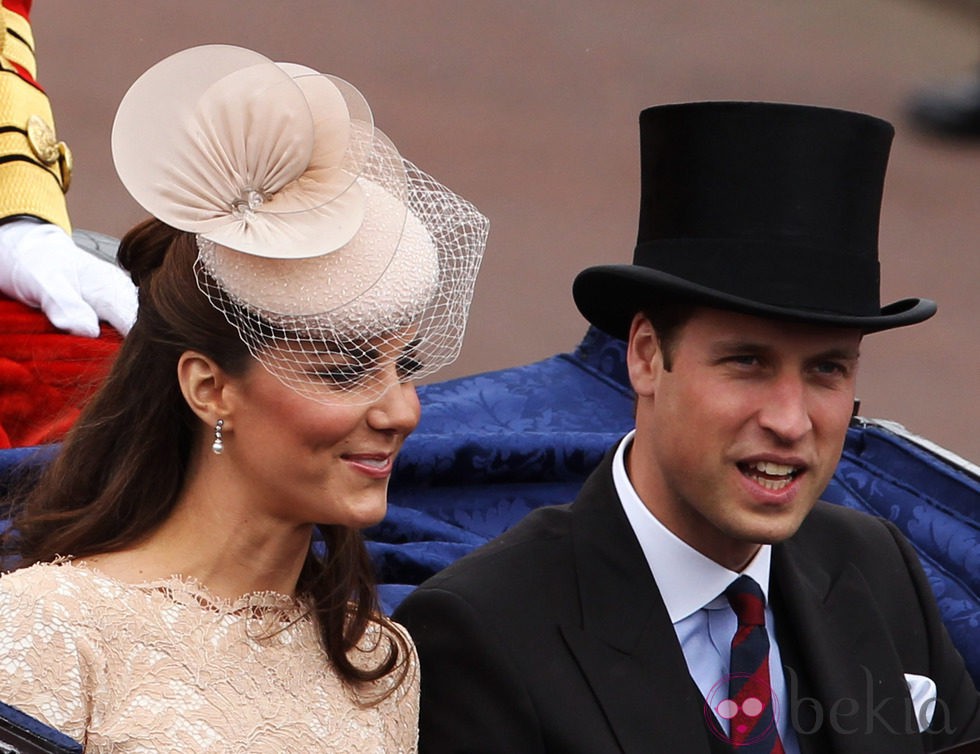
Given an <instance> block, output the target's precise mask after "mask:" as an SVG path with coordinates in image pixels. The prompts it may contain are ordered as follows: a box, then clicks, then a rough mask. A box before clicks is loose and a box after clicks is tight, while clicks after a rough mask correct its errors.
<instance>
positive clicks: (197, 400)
mask: <svg viewBox="0 0 980 754" xmlns="http://www.w3.org/2000/svg"><path fill="white" fill-rule="evenodd" d="M177 381H178V382H179V383H180V391H181V393H183V394H184V400H185V401H187V405H188V406H190V408H191V411H193V412H194V413H195V414H197V416H198V417H199V418H200V419H201V420H202V421H203V422H204V423H205V424H208V425H212V424H214V423H215V422H216V421H217V420H218V419H224V420H225V422H227V417H228V413H229V405H228V403H229V397H230V396H229V382H230V381H229V379H228V375H227V374H226V373H225V372H224V371H223V370H222V369H221V367H219V366H218V365H217V363H216V362H215V361H214V360H213V359H211V358H210V357H208V356H205V355H204V354H202V353H198V352H197V351H185V352H184V353H182V354H181V355H180V359H179V360H178V361H177Z"/></svg>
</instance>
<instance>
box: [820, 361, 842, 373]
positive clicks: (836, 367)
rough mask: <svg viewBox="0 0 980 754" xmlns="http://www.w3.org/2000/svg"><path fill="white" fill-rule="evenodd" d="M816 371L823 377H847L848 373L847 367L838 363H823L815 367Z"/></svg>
mask: <svg viewBox="0 0 980 754" xmlns="http://www.w3.org/2000/svg"><path fill="white" fill-rule="evenodd" d="M814 369H815V371H817V372H819V373H820V374H823V375H828V376H831V375H841V376H846V375H847V373H848V370H847V367H846V366H844V365H843V364H840V363H838V362H836V361H821V362H820V363H819V364H817V365H816V367H814Z"/></svg>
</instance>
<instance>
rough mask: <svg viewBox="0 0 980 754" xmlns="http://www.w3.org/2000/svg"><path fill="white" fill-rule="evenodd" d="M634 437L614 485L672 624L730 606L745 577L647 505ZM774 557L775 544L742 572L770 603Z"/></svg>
mask: <svg viewBox="0 0 980 754" xmlns="http://www.w3.org/2000/svg"><path fill="white" fill-rule="evenodd" d="M634 434H636V430H633V431H632V432H630V433H629V434H628V435H626V437H624V438H623V439H622V441H621V442H620V443H619V447H618V448H616V453H615V455H614V456H613V464H612V474H613V484H614V485H615V487H616V493H617V494H618V495H619V500H620V503H621V504H622V506H623V511H624V512H625V513H626V518H628V519H629V522H630V526H631V527H632V528H633V533H634V534H635V535H636V538H637V539H638V540H639V542H640V547H641V548H642V549H643V555H644V556H645V557H646V560H647V564H648V565H649V566H650V572H651V573H652V574H653V578H654V580H655V581H656V582H657V587H658V588H659V589H660V594H661V596H662V597H663V600H664V605H665V606H666V607H667V613H668V614H669V615H670V620H671V623H677V622H679V621H681V620H683V619H684V618H687V617H688V616H690V615H692V614H693V613H695V612H697V611H698V610H700V609H702V608H708V609H715V608H720V607H727V606H728V602H727V600H726V599H725V598H724V595H723V592H724V591H725V589H727V588H728V586H729V584H731V583H732V582H733V581H735V579H736V578H738V577H739V575H740V574H738V573H736V572H735V571H730V570H729V569H727V568H725V567H724V566H722V565H719V564H718V563H716V562H715V561H713V560H711V558H708V557H706V556H705V555H702V554H701V553H700V552H698V551H697V550H695V549H694V548H693V547H691V546H690V545H689V544H687V543H686V542H684V541H683V540H681V539H679V538H678V537H677V536H676V535H675V534H674V533H673V532H671V531H670V530H669V529H668V528H667V527H666V526H664V525H663V524H662V523H660V521H659V520H658V519H657V517H656V516H654V515H653V513H651V512H650V509H649V508H647V507H646V506H645V505H644V504H643V501H642V500H640V497H639V495H637V494H636V490H635V489H634V488H633V483H632V482H631V481H630V479H629V475H628V474H627V473H626V450H627V449H628V448H629V446H630V445H631V444H632V442H633V435H634ZM771 557H772V546H771V545H762V547H760V548H759V552H758V553H756V556H755V557H754V558H752V561H751V562H750V563H749V564H748V566H746V567H745V569H744V570H743V571H742V573H743V574H745V575H747V576H751V577H752V578H753V579H755V581H756V582H757V583H758V584H759V586H760V587H761V588H762V593H763V594H764V595H765V597H766V602H767V603H768V601H769V565H770V560H771Z"/></svg>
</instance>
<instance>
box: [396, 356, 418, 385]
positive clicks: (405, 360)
mask: <svg viewBox="0 0 980 754" xmlns="http://www.w3.org/2000/svg"><path fill="white" fill-rule="evenodd" d="M396 367H397V369H398V377H399V378H401V379H409V378H410V377H412V376H413V375H415V374H417V373H418V372H420V371H421V369H422V362H421V361H419V360H418V359H416V358H415V357H414V356H409V355H408V354H402V355H401V356H399V357H398V363H397V365H396Z"/></svg>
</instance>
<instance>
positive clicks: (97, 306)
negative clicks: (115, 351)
mask: <svg viewBox="0 0 980 754" xmlns="http://www.w3.org/2000/svg"><path fill="white" fill-rule="evenodd" d="M0 292H2V293H4V294H6V295H7V296H10V297H11V298H15V299H17V300H18V301H21V302H23V303H25V304H27V305H28V306H33V307H40V308H41V310H42V311H43V312H44V313H45V315H47V317H48V319H49V320H50V321H51V324H52V325H54V326H55V327H57V328H59V329H62V330H67V331H68V332H70V333H72V334H73V335H84V336H87V337H90V338H94V337H97V336H98V335H99V320H100V319H104V320H105V321H106V322H108V323H109V324H110V325H112V326H113V327H114V328H116V329H117V330H118V331H119V332H121V333H122V334H123V335H125V334H126V333H127V332H129V328H130V327H132V326H133V322H134V321H135V320H136V287H135V286H134V285H133V282H132V280H130V278H129V276H128V275H127V274H126V273H125V272H123V270H121V269H120V268H118V267H116V266H115V265H113V264H111V263H110V262H106V261H105V260H103V259H99V258H98V257H95V256H93V255H92V254H89V253H88V252H87V251H85V250H84V249H80V248H78V246H76V245H75V242H74V241H72V240H71V237H70V236H69V235H68V234H67V233H65V231H63V230H62V229H61V228H60V227H58V226H57V225H52V224H51V223H46V222H42V221H40V220H35V219H33V218H18V219H17V220H12V221H11V222H9V223H5V224H3V225H0Z"/></svg>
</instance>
